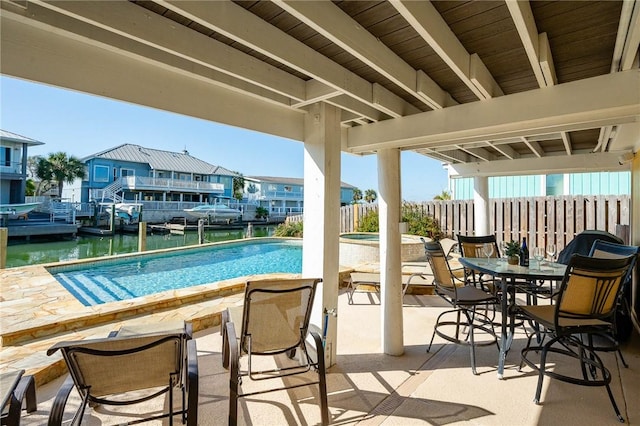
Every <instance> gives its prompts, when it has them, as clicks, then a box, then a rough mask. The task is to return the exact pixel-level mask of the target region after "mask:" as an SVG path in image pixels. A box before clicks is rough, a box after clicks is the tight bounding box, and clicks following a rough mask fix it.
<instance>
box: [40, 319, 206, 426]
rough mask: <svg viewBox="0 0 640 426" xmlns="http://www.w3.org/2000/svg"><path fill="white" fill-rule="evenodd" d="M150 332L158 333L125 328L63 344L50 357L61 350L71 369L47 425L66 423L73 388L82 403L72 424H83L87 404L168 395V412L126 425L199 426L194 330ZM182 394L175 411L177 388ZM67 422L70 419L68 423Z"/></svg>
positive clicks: (133, 401)
mask: <svg viewBox="0 0 640 426" xmlns="http://www.w3.org/2000/svg"><path fill="white" fill-rule="evenodd" d="M162 326H163V324H161V325H159V326H154V327H152V328H151V330H153V331H154V332H150V333H143V334H137V331H148V330H150V328H141V329H140V328H139V329H136V328H127V329H121V331H119V332H115V333H111V335H110V337H107V338H104V339H92V340H79V341H73V342H60V343H57V344H55V345H53V346H52V347H51V348H50V349H49V350H48V351H47V355H52V354H53V353H55V352H56V351H58V350H60V351H61V352H62V356H63V358H64V360H65V363H66V365H67V368H68V369H69V378H67V380H66V381H65V382H64V384H63V385H62V387H61V388H60V390H59V391H58V394H57V395H56V398H55V400H54V402H53V406H52V408H51V414H50V416H49V425H60V424H62V422H63V414H64V411H65V405H66V403H67V399H68V397H69V394H70V393H71V390H72V389H73V388H74V387H75V388H76V390H77V391H78V393H79V394H80V397H81V399H82V400H81V403H80V406H79V408H78V410H77V411H76V412H75V414H74V416H73V419H72V420H71V423H70V424H72V425H75V424H80V423H81V422H82V417H83V415H84V412H85V410H86V406H87V404H91V405H95V404H103V405H117V406H121V405H130V404H137V403H141V402H144V401H148V400H151V399H153V398H156V397H159V396H161V395H164V394H168V397H169V401H168V403H167V404H166V406H167V408H166V411H167V412H163V413H162V414H159V415H152V416H150V417H147V418H145V419H139V420H135V421H131V422H129V423H128V424H134V423H141V422H145V421H150V420H158V419H163V418H168V421H169V424H170V425H173V417H174V416H176V415H180V416H181V421H182V423H183V424H184V423H186V424H187V425H189V426H197V424H198V360H197V353H196V342H195V340H192V339H191V333H190V331H191V330H190V326H189V325H185V324H184V323H182V322H181V326H180V327H178V328H176V326H175V325H174V324H173V323H172V324H170V325H168V326H167V325H166V324H164V327H165V330H164V331H162V332H160V331H157V330H160V329H162V328H163V327H162ZM175 389H179V391H180V393H181V396H182V405H181V407H180V409H177V410H176V408H175V403H174V398H173V396H174V390H175ZM65 424H67V421H66V420H65Z"/></svg>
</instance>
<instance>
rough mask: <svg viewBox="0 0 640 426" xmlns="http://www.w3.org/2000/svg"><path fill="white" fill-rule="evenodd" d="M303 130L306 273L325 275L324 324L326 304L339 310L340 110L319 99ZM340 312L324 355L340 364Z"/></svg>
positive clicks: (320, 305)
mask: <svg viewBox="0 0 640 426" xmlns="http://www.w3.org/2000/svg"><path fill="white" fill-rule="evenodd" d="M304 127H305V136H304V238H303V245H302V275H303V276H304V277H321V278H322V279H323V284H322V287H319V291H321V293H320V295H321V297H316V303H315V304H314V307H313V314H312V323H313V324H315V325H317V326H318V327H319V328H320V329H321V330H322V329H323V325H324V324H323V323H324V312H325V309H326V310H329V311H332V312H335V313H337V308H338V272H339V266H338V265H339V245H338V242H339V233H340V215H339V214H338V213H339V211H340V111H339V110H338V109H337V108H336V107H333V106H331V105H328V104H324V103H318V104H314V105H312V106H311V107H310V108H309V113H308V114H307V116H306V118H305V126H304ZM337 318H338V317H337V316H331V315H330V316H329V321H328V327H327V335H326V344H325V359H326V361H327V365H328V366H330V365H333V364H335V360H336V345H337V335H338V333H337Z"/></svg>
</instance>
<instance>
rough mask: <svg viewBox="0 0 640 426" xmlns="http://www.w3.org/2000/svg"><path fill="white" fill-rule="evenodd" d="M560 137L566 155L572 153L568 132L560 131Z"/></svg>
mask: <svg viewBox="0 0 640 426" xmlns="http://www.w3.org/2000/svg"><path fill="white" fill-rule="evenodd" d="M560 137H561V138H562V144H563V145H564V150H565V151H566V152H567V155H571V154H573V148H572V145H571V138H570V136H569V133H567V132H562V133H560Z"/></svg>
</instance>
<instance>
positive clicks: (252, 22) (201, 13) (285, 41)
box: [157, 0, 419, 114]
mask: <svg viewBox="0 0 640 426" xmlns="http://www.w3.org/2000/svg"><path fill="white" fill-rule="evenodd" d="M157 3H158V4H161V5H163V6H165V7H167V8H169V9H171V10H172V11H174V12H176V13H178V14H180V15H182V16H184V17H186V18H188V19H191V20H193V21H195V22H197V23H199V24H200V25H203V26H205V27H206V28H209V29H211V30H213V31H216V32H218V33H220V34H222V35H224V36H226V37H229V38H231V39H232V40H235V41H237V42H239V43H241V44H243V45H245V46H247V47H249V48H251V49H254V50H256V51H258V52H260V53H262V54H263V55H266V56H268V57H270V58H272V59H274V60H276V61H278V62H280V63H282V64H284V65H286V66H288V67H290V68H293V69H295V70H297V71H299V72H301V73H303V74H306V75H308V76H310V77H311V78H314V79H316V80H318V81H320V82H322V83H324V84H326V85H328V86H331V87H333V88H334V89H337V90H340V91H342V92H343V93H345V94H347V95H349V96H351V97H353V98H354V99H356V100H358V101H360V102H362V103H365V104H367V105H369V106H371V107H373V108H378V109H380V110H381V111H382V110H384V111H388V110H389V109H392V106H390V105H385V106H384V108H382V107H381V106H380V105H377V104H375V103H374V102H373V100H372V92H373V89H372V85H371V83H369V82H368V81H367V80H365V79H363V78H362V77H360V76H358V75H357V74H355V73H352V72H351V71H349V70H347V69H345V68H344V67H342V66H341V65H339V64H337V63H336V62H333V61H332V60H330V59H329V58H327V57H325V56H324V55H322V54H320V53H318V52H316V51H315V50H313V49H311V48H310V47H309V46H307V45H305V44H304V43H302V42H300V41H298V40H296V39H294V38H293V37H291V36H289V35H288V34H286V33H285V32H283V31H280V30H279V29H278V28H276V27H274V26H272V25H271V24H269V23H267V22H265V21H264V20H262V19H260V18H259V17H257V16H256V15H254V14H253V13H251V12H249V11H247V10H245V9H244V8H243V7H241V6H238V5H236V4H234V3H231V2H229V1H212V2H199V1H194V2H182V1H175V0H171V1H157ZM402 102H404V101H402ZM405 104H406V105H404V107H403V108H402V111H395V112H396V113H397V114H402V113H403V112H404V111H411V110H413V111H416V112H418V111H419V110H418V109H417V108H415V107H414V106H413V105H410V104H408V103H406V102H405Z"/></svg>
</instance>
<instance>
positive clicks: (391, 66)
mask: <svg viewBox="0 0 640 426" xmlns="http://www.w3.org/2000/svg"><path fill="white" fill-rule="evenodd" d="M272 1H273V2H274V3H275V4H277V5H278V6H280V7H281V8H282V9H283V10H285V11H287V12H288V13H289V14H291V15H293V16H295V17H296V18H298V19H299V20H300V21H302V22H304V23H305V24H306V25H308V26H309V27H311V28H313V29H314V30H316V31H317V32H318V33H319V34H322V35H323V36H324V37H325V38H327V39H328V40H331V41H332V42H333V43H335V44H336V45H338V46H340V47H341V48H342V49H344V50H345V51H347V52H348V53H350V54H351V55H353V56H354V57H356V58H358V59H359V60H360V61H362V62H363V63H365V64H367V65H368V66H370V67H371V68H373V69H374V70H376V71H377V72H379V73H380V74H382V75H383V76H385V77H386V78H388V79H389V80H390V81H392V82H393V83H394V84H396V85H398V86H399V87H401V88H402V89H403V90H404V91H405V92H407V93H409V94H410V95H411V96H413V97H415V98H416V99H418V100H420V101H421V102H425V99H424V98H423V97H422V95H418V93H417V89H416V70H415V69H413V68H412V67H411V66H410V65H409V64H407V63H406V62H405V61H404V60H402V58H400V57H399V56H398V55H396V54H395V53H394V52H393V51H392V50H391V49H389V48H388V47H387V46H385V45H384V44H382V43H380V41H379V40H378V39H377V38H376V37H375V36H373V35H372V34H371V33H370V32H368V31H367V30H365V29H364V28H362V27H361V26H360V25H359V24H358V23H357V22H356V21H355V20H354V19H353V18H351V17H350V16H349V15H347V14H346V13H345V12H343V11H342V10H341V9H340V8H339V7H338V6H336V5H335V4H333V3H332V2H328V1H290V0H272ZM434 84H435V83H434ZM436 86H437V85H436ZM445 95H446V92H445V91H444V90H442V89H441V88H440V87H439V86H437V87H433V92H432V93H429V94H427V98H428V99H429V100H430V102H429V103H427V102H425V103H427V104H428V105H429V106H432V104H435V106H436V107H437V108H444V107H445V106H446V105H445V104H444V103H438V102H437V101H436V99H441V98H444V97H445Z"/></svg>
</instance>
